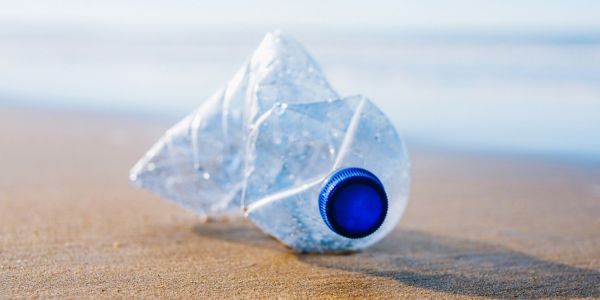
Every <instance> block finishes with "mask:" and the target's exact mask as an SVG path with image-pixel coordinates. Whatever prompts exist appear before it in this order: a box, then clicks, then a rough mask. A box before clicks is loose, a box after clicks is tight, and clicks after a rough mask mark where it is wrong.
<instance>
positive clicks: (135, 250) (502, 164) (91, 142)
mask: <svg viewBox="0 0 600 300" xmlns="http://www.w3.org/2000/svg"><path fill="white" fill-rule="evenodd" d="M168 125H169V124H166V123H161V122H157V121H150V120H144V119H135V120H129V119H128V118H126V117H125V116H100V115H93V114H86V113H66V112H48V111H33V110H23V109H11V108H2V109H0V297H18V296H25V297H33V296H41V297H48V296H55V297H80V296H91V297H106V298H109V297H110V298H112V297H130V296H139V297H153V296H158V297H168V298H173V297H184V298H189V297H223V296H224V297H243V298H273V297H283V298H288V297H289V298H312V297H315V296H318V297H331V298H337V297H340V298H348V297H373V298H401V297H410V298H414V297H431V298H442V297H449V298H454V297H461V298H462V297H478V296H483V297H485V296H492V297H553V296H567V297H586V296H588V297H600V167H598V166H597V165H596V166H592V165H587V166H586V165H584V164H568V163H564V162H562V163H561V162H552V161H545V160H543V159H539V158H532V157H530V158H526V157H510V156H490V155H488V156H486V155H476V154H468V153H448V152H436V151H425V150H418V149H411V150H412V158H413V163H414V171H413V177H414V183H413V193H412V196H411V200H410V204H409V206H408V208H407V211H406V214H405V216H404V218H403V219H402V221H401V223H400V225H399V226H398V228H397V230H396V231H395V232H393V233H392V234H391V235H390V236H389V237H388V238H386V239H385V240H384V241H383V242H381V243H379V244H377V245H376V246H374V247H372V248H370V249H368V250H367V251H364V252H361V253H356V254H350V255H303V254H297V253H294V252H293V251H291V250H289V249H286V248H285V247H283V246H282V245H280V244H279V243H277V242H275V241H274V240H272V239H270V238H268V237H266V236H264V235H263V234H261V233H260V232H259V231H258V230H257V229H255V228H254V227H253V226H252V225H251V224H249V223H248V222H245V221H236V222H229V223H218V222H211V223H201V222H200V221H199V220H198V219H197V218H196V217H195V216H194V215H192V214H190V213H188V212H186V211H184V210H182V209H180V208H178V207H176V206H174V205H172V204H169V203H167V202H165V201H163V200H161V199H159V198H157V197H155V196H153V195H150V194H149V193H147V192H145V191H142V190H138V189H136V188H134V187H132V186H130V185H129V183H128V182H127V173H128V169H129V167H130V166H131V165H132V164H133V163H134V162H135V161H136V160H137V159H138V157H139V156H140V155H142V154H143V152H144V151H145V150H146V149H147V148H148V147H149V146H150V145H151V144H152V143H153V142H154V140H155V139H156V138H157V137H158V136H159V135H160V134H161V133H162V131H163V130H164V129H166V128H167V127H168Z"/></svg>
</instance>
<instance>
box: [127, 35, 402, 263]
mask: <svg viewBox="0 0 600 300" xmlns="http://www.w3.org/2000/svg"><path fill="white" fill-rule="evenodd" d="M345 167H360V168H364V169H367V170H369V171H370V172H372V173H374V174H375V175H376V176H377V177H378V178H379V179H380V180H381V182H382V183H383V184H384V187H385V190H386V193H387V195H388V199H389V200H388V201H389V208H388V212H387V216H386V218H385V221H384V223H383V224H382V226H381V227H380V228H379V229H378V230H377V231H375V232H374V233H373V234H371V235H369V236H367V237H364V238H359V239H350V238H345V237H343V236H341V235H338V234H336V233H335V232H333V231H331V230H330V229H329V228H328V227H327V225H326V224H325V223H324V221H323V219H322V218H321V215H320V213H319V207H318V197H319V191H320V189H321V188H322V186H323V184H324V183H325V182H326V180H327V179H328V178H329V176H330V175H331V174H332V173H333V172H335V171H336V170H339V169H340V168H345ZM409 169H410V166H409V159H408V154H407V151H406V148H405V146H404V143H403V141H402V139H401V138H400V136H399V134H398V133H397V131H396V130H395V128H394V126H393V124H392V123H391V122H390V120H389V119H388V118H387V117H386V116H385V115H384V114H383V112H381V111H380V110H379V109H378V108H377V107H376V106H375V105H374V104H373V103H372V102H371V101H370V100H369V99H367V98H365V97H363V96H351V97H344V98H341V97H339V96H338V94H337V93H336V92H335V91H334V90H333V89H332V88H331V86H330V85H329V83H328V82H327V80H326V79H325V76H324V75H323V73H322V72H321V70H320V68H319V66H318V65H317V63H316V62H315V61H314V59H313V58H312V57H311V56H310V55H309V54H308V53H307V52H306V51H305V50H304V49H303V48H302V46H301V45H300V44H299V43H298V42H296V41H294V40H292V39H290V38H287V37H284V36H282V35H281V34H280V33H278V32H274V33H270V34H268V35H267V36H266V37H265V39H264V40H263V42H262V43H261V44H260V45H259V47H258V48H257V50H256V51H255V52H254V53H253V55H252V56H251V57H250V59H249V60H248V62H247V63H245V64H244V65H243V66H242V68H241V69H240V70H239V71H238V72H237V73H236V75H235V76H234V78H233V79H232V80H231V81H230V82H229V83H228V84H227V85H226V86H225V87H224V88H223V89H221V90H219V91H218V92H217V93H215V94H214V95H213V96H212V97H211V98H209V99H208V100H207V101H206V102H205V103H204V104H203V105H202V106H201V107H200V108H199V109H198V110H196V111H195V112H193V113H192V114H190V115H189V116H187V117H186V118H184V119H183V120H182V121H180V122H179V123H178V124H176V125H175V126H173V127H172V128H171V129H169V130H168V131H167V132H166V133H165V135H164V136H163V137H161V139H160V140H159V141H158V142H157V143H156V144H155V145H154V146H153V147H152V148H151V149H150V150H149V151H148V153H147V154H146V155H145V156H144V157H143V158H142V159H141V160H140V161H139V162H138V163H137V164H136V165H135V166H134V167H133V169H132V170H131V173H130V179H131V181H132V182H134V183H135V184H137V185H139V186H141V187H143V188H145V189H148V190H150V191H152V192H154V193H155V194H157V195H159V196H161V197H164V198H166V199H169V200H171V201H173V202H175V203H177V204H179V205H181V206H182V207H185V208H188V209H190V210H192V211H194V212H196V213H198V214H200V215H203V216H209V217H231V216H239V215H241V214H242V213H245V215H246V216H247V217H248V218H249V219H250V220H252V222H254V223H255V224H256V225H257V226H258V227H259V228H261V229H262V230H263V231H264V232H265V233H267V234H270V235H272V236H273V237H275V238H277V239H278V240H280V241H282V242H283V243H285V244H287V245H289V246H291V247H293V248H295V249H297V250H299V251H306V252H330V251H343V250H357V249H362V248H365V247H367V246H369V245H371V244H373V243H375V242H377V241H378V240H380V239H381V238H383V237H384V236H385V235H386V234H388V233H389V232H390V231H391V230H392V229H393V228H394V227H395V225H396V224H397V222H398V220H399V219H400V217H401V215H402V212H403V211H404V208H405V206H406V203H407V197H408V192H409V182H410V176H409Z"/></svg>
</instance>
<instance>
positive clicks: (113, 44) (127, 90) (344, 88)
mask: <svg viewBox="0 0 600 300" xmlns="http://www.w3.org/2000/svg"><path fill="white" fill-rule="evenodd" d="M264 33H265V32H264V31H260V30H248V31H247V32H235V31H227V32H218V33H214V32H211V31H178V32H168V31H167V32H159V33H156V34H154V33H151V32H150V33H149V32H145V33H144V34H137V33H131V32H119V31H118V30H112V31H107V30H100V31H99V30H92V29H89V30H86V29H77V28H71V27H65V28H58V29H57V28H54V29H48V30H46V29H40V28H36V29H35V30H29V28H28V27H26V26H22V27H20V28H19V29H18V30H15V29H14V28H13V29H11V28H8V29H7V28H6V27H4V28H3V29H0V105H3V104H4V105H24V106H38V107H67V108H76V109H85V110H98V111H115V112H126V113H131V114H140V115H151V116H155V117H159V118H163V119H164V118H168V119H172V120H173V121H175V120H177V119H178V118H180V117H182V116H183V115H185V114H187V113H188V112H190V111H191V110H192V109H194V108H195V107H197V106H198V105H199V104H200V103H202V101H203V100H204V99H206V98H207V97H208V96H210V95H211V94H212V93H213V92H214V91H215V90H216V89H217V88H219V87H220V86H222V85H223V84H224V83H225V82H226V81H227V80H229V79H230V78H231V77H232V76H233V74H234V73H235V71H236V70H237V68H238V67H239V66H240V65H241V64H242V62H243V61H244V60H245V59H246V58H247V57H248V56H249V55H250V53H251V52H252V51H253V49H254V47H256V45H257V44H258V43H259V42H260V40H261V39H262V35H263V34H264ZM287 33H288V34H291V35H292V36H294V37H296V38H297V39H298V40H300V42H302V43H303V44H304V45H305V47H306V48H307V49H308V50H309V52H311V53H312V54H313V56H314V57H315V58H316V59H317V61H319V62H320V64H321V66H322V68H323V70H324V71H325V73H326V74H327V75H328V78H329V79H330V81H331V82H332V84H333V86H334V87H336V88H337V90H338V91H339V92H340V94H342V95H352V94H364V95H366V96H368V97H370V98H371V99H372V100H373V101H374V102H375V103H377V104H378V105H379V106H380V107H381V108H382V109H383V110H384V111H385V112H386V113H387V114H388V116H389V117H390V118H391V119H392V120H393V121H394V122H395V124H396V126H397V127H398V129H399V130H400V131H401V132H402V133H403V134H404V135H405V136H406V137H407V139H408V140H409V143H410V142H412V143H422V144H428V145H436V146H442V147H457V148H468V149H477V150H486V151H487V150H491V151H502V152H516V153H527V154H541V155H560V156H565V157H572V158H586V159H587V158H590V159H594V160H597V159H600V34H596V33H593V32H592V33H555V32H534V33H522V32H521V33H514V32H435V31H433V32H432V31H428V32H418V31H390V30H387V31H386V30H381V31H368V30H365V31H352V32H349V31H343V32H335V31H332V32H319V31H293V32H287ZM3 126H6V124H3Z"/></svg>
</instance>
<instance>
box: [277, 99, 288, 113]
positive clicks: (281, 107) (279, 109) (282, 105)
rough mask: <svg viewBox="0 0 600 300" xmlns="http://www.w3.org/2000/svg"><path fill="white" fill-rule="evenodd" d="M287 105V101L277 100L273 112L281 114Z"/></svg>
mask: <svg viewBox="0 0 600 300" xmlns="http://www.w3.org/2000/svg"><path fill="white" fill-rule="evenodd" d="M287 107H288V105H287V103H283V102H277V103H275V113H276V114H278V115H283V113H284V112H285V110H286V108H287Z"/></svg>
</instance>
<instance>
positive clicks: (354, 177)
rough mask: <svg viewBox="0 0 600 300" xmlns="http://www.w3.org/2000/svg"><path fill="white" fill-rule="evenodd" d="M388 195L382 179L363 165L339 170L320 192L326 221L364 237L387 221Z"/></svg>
mask: <svg viewBox="0 0 600 300" xmlns="http://www.w3.org/2000/svg"><path fill="white" fill-rule="evenodd" d="M387 209H388V199H387V195H386V193H385V189H384V187H383V184H382V183H381V181H380V180H379V179H378V178H377V176H375V175H374V174H373V173H371V172H369V171H367V170H365V169H361V168H345V169H341V170H338V171H337V172H335V173H334V174H332V175H331V176H330V177H329V180H328V181H327V182H326V184H325V185H324V186H323V188H322V189H321V193H320V194H319V210H320V212H321V217H322V218H323V221H324V222H325V224H326V225H327V226H328V227H329V228H330V229H331V230H332V231H333V232H335V233H337V234H339V235H341V236H344V237H347V238H353V239H357V238H364V237H367V236H369V235H371V234H372V233H374V232H375V231H377V229H379V227H381V225H382V224H383V222H384V221H385V218H386V215H387Z"/></svg>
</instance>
